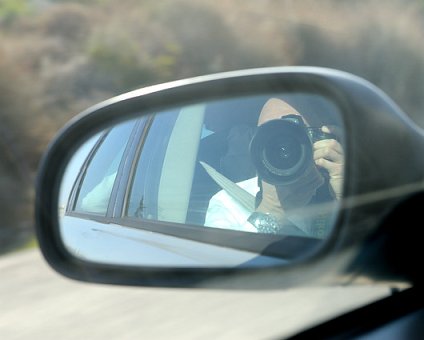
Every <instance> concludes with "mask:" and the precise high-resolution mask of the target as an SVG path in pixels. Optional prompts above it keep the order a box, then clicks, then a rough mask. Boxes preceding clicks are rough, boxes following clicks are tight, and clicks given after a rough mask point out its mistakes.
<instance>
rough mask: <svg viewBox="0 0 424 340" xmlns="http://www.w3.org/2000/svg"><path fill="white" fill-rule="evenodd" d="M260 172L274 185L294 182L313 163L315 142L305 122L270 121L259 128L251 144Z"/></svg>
mask: <svg viewBox="0 0 424 340" xmlns="http://www.w3.org/2000/svg"><path fill="white" fill-rule="evenodd" d="M250 153H251V157H252V162H253V164H254V165H255V167H256V170H257V172H258V175H259V176H260V177H261V178H262V179H263V180H265V181H266V182H268V183H270V184H279V185H284V184H290V183H293V182H294V181H296V180H297V179H298V178H299V177H300V176H301V175H302V174H303V173H304V172H305V171H306V169H308V167H310V166H312V165H313V159H312V144H311V141H310V139H309V137H308V135H307V131H306V128H305V126H304V124H303V122H297V121H293V120H290V119H283V118H282V119H277V120H272V121H268V122H266V123H264V124H262V125H261V126H259V127H258V130H257V131H256V134H255V136H254V137H253V139H252V142H251V144H250Z"/></svg>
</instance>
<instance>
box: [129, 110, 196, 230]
mask: <svg viewBox="0 0 424 340" xmlns="http://www.w3.org/2000/svg"><path fill="white" fill-rule="evenodd" d="M203 111H204V106H203V105H195V106H192V107H186V108H183V109H181V110H174V111H172V112H164V113H160V114H157V115H155V116H154V117H153V118H152V122H151V124H150V125H148V126H147V127H146V131H145V134H144V136H143V137H144V138H142V140H141V145H142V147H140V153H139V156H138V160H137V164H136V168H135V171H134V176H133V180H132V183H131V186H130V187H131V188H130V193H129V198H128V200H127V202H128V203H127V209H126V213H125V214H126V216H127V217H131V218H141V219H151V220H159V221H170V222H178V223H184V222H185V219H186V215H187V207H188V204H189V199H190V192H191V186H192V180H193V174H194V168H195V161H196V157H197V151H198V146H199V141H200V137H201V134H202V131H203V130H202V128H203V114H202V113H203ZM199 113H200V114H199Z"/></svg>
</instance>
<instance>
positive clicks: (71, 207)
mask: <svg viewBox="0 0 424 340" xmlns="http://www.w3.org/2000/svg"><path fill="white" fill-rule="evenodd" d="M117 114H119V112H117ZM93 131H94V130H93ZM344 162H345V159H344V128H343V122H342V119H341V114H340V109H339V108H338V106H337V105H336V104H335V103H334V102H332V101H330V100H329V99H327V98H325V97H323V96H319V95H316V94H311V93H292V92H290V93H278V94H269V95H260V96H259V95H258V96H250V97H237V98H231V99H225V100H215V101H210V102H198V103H194V104H190V105H188V106H181V107H175V108H172V109H169V110H167V111H165V112H151V113H149V114H140V115H139V117H138V118H135V119H134V118H133V119H131V120H128V121H124V122H121V123H119V124H117V125H115V126H110V127H109V128H107V129H105V130H104V131H101V132H96V134H95V135H93V136H90V138H89V139H87V140H86V141H85V143H83V144H82V146H81V147H80V148H79V149H78V150H77V152H75V154H74V155H73V157H72V159H71V161H70V162H69V164H68V166H67V169H66V171H65V173H64V177H63V180H62V184H61V189H60V196H59V207H58V211H59V219H60V221H59V222H60V228H61V235H62V237H63V241H64V244H65V246H66V247H67V249H68V250H69V251H70V252H71V253H72V254H73V255H75V256H77V257H79V258H82V259H85V260H89V261H93V262H101V263H108V264H120V265H129V266H152V267H235V266H245V267H249V266H273V265H278V264H284V263H287V262H289V261H292V260H293V259H297V258H299V257H302V256H306V255H308V254H310V253H311V252H313V251H315V250H316V249H317V247H319V246H320V245H322V242H323V241H324V240H325V239H326V238H327V237H328V235H329V234H330V233H331V230H332V228H333V226H334V224H335V220H336V218H337V215H338V212H339V200H340V198H341V197H342V187H343V178H344V177H343V176H344Z"/></svg>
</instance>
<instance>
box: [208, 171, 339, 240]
mask: <svg viewBox="0 0 424 340" xmlns="http://www.w3.org/2000/svg"><path fill="white" fill-rule="evenodd" d="M237 185H238V186H239V187H241V188H242V189H244V190H246V191H247V192H249V193H250V194H252V195H253V196H255V195H256V194H257V192H258V191H259V186H258V178H257V177H254V178H251V179H248V180H246V181H242V182H239V183H237ZM334 204H335V203H334V202H331V203H328V202H327V203H325V204H322V205H321V204H314V205H309V206H305V207H302V208H300V209H297V210H296V211H291V212H290V211H288V212H286V214H287V218H288V220H289V221H290V222H292V223H293V224H294V225H295V226H297V227H298V228H299V229H301V230H302V231H303V232H305V233H306V234H307V235H310V236H313V235H316V236H318V237H320V238H321V237H323V236H325V235H326V234H327V233H328V229H329V225H328V221H329V220H328V218H327V225H326V226H325V229H326V230H325V232H324V234H321V235H317V231H316V230H314V229H315V228H314V220H315V219H316V218H317V216H319V215H321V216H322V215H323V214H327V217H328V213H330V215H331V216H334V215H335V214H334V213H335V212H336V206H335V205H334ZM252 212H253V211H248V210H247V209H246V208H244V207H243V206H242V205H241V204H240V203H238V202H237V200H236V199H235V198H233V197H232V196H230V195H229V194H228V193H227V192H226V191H225V190H221V191H219V192H218V193H216V194H215V195H214V196H212V198H211V199H210V201H209V207H208V210H207V213H206V218H205V226H207V227H213V228H222V229H230V230H239V231H246V232H254V233H257V232H258V231H257V229H256V228H255V227H254V226H253V225H252V224H250V223H249V222H248V221H247V219H248V218H249V216H250V215H251V213H252ZM330 224H331V223H330ZM330 226H331V225H330Z"/></svg>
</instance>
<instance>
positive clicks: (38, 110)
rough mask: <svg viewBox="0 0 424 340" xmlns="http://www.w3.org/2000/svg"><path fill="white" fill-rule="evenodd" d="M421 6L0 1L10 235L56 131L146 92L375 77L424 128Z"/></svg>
mask: <svg viewBox="0 0 424 340" xmlns="http://www.w3.org/2000/svg"><path fill="white" fill-rule="evenodd" d="M423 4H424V3H423V2H422V1H418V0H416V1H395V0H392V1H384V2H382V1H374V0H368V1H365V0H363V1H341V0H338V1H336V0H333V1H329V0H327V1H312V0H309V1H308V0H306V1H294V0H292V1H289V0H286V1H278V0H262V1H254V0H220V1H219V2H218V1H215V0H203V1H195V0H191V1H189V0H184V1H183V0H161V1H156V0H144V1H136V0H121V1H119V2H117V1H112V0H91V1H64V0H62V1H50V2H49V1H37V0H33V1H31V2H27V1H17V2H15V3H14V5H12V2H11V1H4V2H3V4H2V3H0V38H1V40H2V45H1V47H0V74H1V78H0V90H1V91H0V104H1V107H2V110H1V111H0V114H1V118H2V125H1V127H0V156H1V157H2V158H1V159H2V163H1V165H0V187H1V189H2V190H1V192H2V194H0V202H1V203H2V204H1V212H2V216H3V218H2V221H1V223H0V228H7V227H10V226H12V225H13V226H21V227H22V228H28V226H30V225H31V209H30V207H31V200H32V199H31V197H32V185H31V184H32V181H33V177H34V173H35V170H36V167H37V163H38V160H39V157H40V155H41V152H42V150H43V149H44V148H45V146H46V144H47V142H48V140H50V138H51V137H52V136H53V135H54V134H55V133H56V131H57V129H59V128H60V127H61V126H62V125H63V124H64V123H65V121H67V120H68V119H69V118H71V117H72V116H73V115H74V114H76V113H77V112H79V111H80V110H82V109H84V108H86V107H87V106H90V105H91V104H94V103H96V102H97V101H99V100H103V99H106V98H108V97H110V96H112V95H115V94H118V93H122V92H125V91H127V90H129V89H133V88H135V87H139V86H144V85H148V84H153V83H158V82H163V81H167V80H174V79H178V78H184V77H189V76H194V75H199V74H205V73H211V72H220V71H225V70H233V69H241V68H251V67H261V66H275V65H317V66H326V67H332V68H336V69H341V70H346V71H349V72H352V73H355V74H357V75H360V76H362V77H364V78H366V79H368V80H370V81H371V82H373V83H374V84H376V85H378V86H379V87H381V88H382V89H383V90H384V91H386V92H387V93H388V94H389V95H390V96H392V97H393V98H394V100H395V101H396V102H397V103H398V104H399V105H400V106H401V107H402V108H403V109H404V110H405V111H406V112H407V113H408V114H409V115H410V116H411V117H412V118H413V119H414V120H415V121H416V122H418V123H419V124H420V125H421V126H424V115H423V114H422V111H421V110H422V108H423V107H424V102H423V101H424V96H423V95H422V94H423V93H424V91H423V90H424V88H423V87H424V36H423V35H424V12H423V8H424V6H423ZM8 6H9V7H8ZM11 193H12V195H11ZM18 216H19V218H18ZM0 239H1V234H0ZM1 246H2V244H1V242H0V251H1Z"/></svg>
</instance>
